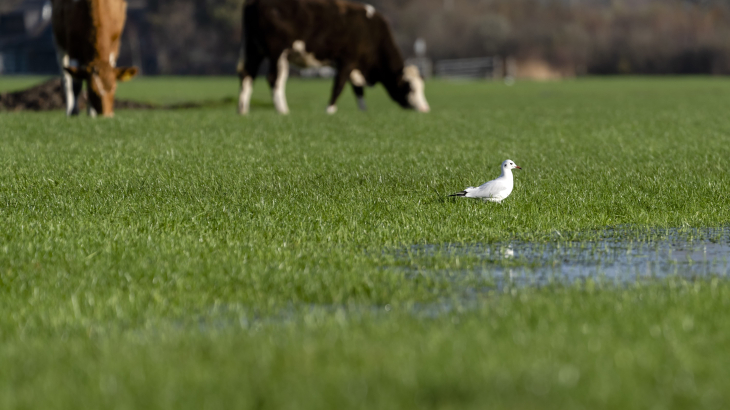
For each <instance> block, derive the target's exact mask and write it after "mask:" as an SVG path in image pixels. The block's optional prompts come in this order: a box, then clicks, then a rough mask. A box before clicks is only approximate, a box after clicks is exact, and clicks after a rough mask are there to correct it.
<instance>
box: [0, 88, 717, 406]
mask: <svg viewBox="0 0 730 410" xmlns="http://www.w3.org/2000/svg"><path fill="white" fill-rule="evenodd" d="M31 80H33V79H28V78H13V77H5V78H0V91H5V90H11V89H18V88H22V87H24V86H27V85H29V84H32V82H33V81H31ZM35 80H37V79H35ZM21 83H22V84H21ZM329 89H330V84H329V82H320V81H311V82H303V81H290V83H289V85H288V92H287V94H288V100H289V106H290V108H291V111H292V114H290V115H289V116H285V117H283V116H279V115H277V114H275V113H274V110H273V106H272V104H271V100H270V97H269V92H268V90H267V87H265V84H264V81H262V80H259V81H257V83H256V87H255V90H254V96H253V98H254V101H253V106H252V112H251V114H250V115H249V116H248V117H245V118H244V117H239V116H237V115H235V106H234V105H233V104H231V105H228V106H217V107H210V108H202V109H191V110H176V111H117V113H116V117H115V118H114V119H111V120H105V119H97V120H91V119H88V118H86V117H85V116H82V117H80V118H76V119H67V118H65V116H64V115H63V114H62V113H61V112H60V111H59V112H47V113H12V114H11V113H0V148H1V149H0V408H3V409H31V408H33V409H34V408H54V409H80V408H105V409H145V408H160V409H188V408H189V409H216V408H267V409H269V408H272V409H273V408H276V409H327V408H332V409H342V408H362V409H406V408H413V409H421V408H434V409H457V408H459V409H460V408H475V409H476V408H479V409H485V408H489V409H532V408H540V409H596V408H600V409H647V408H650V409H680V408H693V409H701V408H702V409H704V408H707V409H714V408H717V409H724V408H727V407H728V406H730V391H728V390H727V385H728V383H730V313H728V312H730V310H729V309H730V281H729V280H727V279H726V278H724V277H707V278H697V279H695V280H685V279H680V278H676V277H670V278H666V279H657V280H656V281H653V282H652V281H650V282H641V283H636V284H626V285H615V284H610V283H605V282H602V281H601V280H600V278H599V279H596V280H595V281H593V280H589V281H587V282H584V283H583V282H581V283H575V284H567V285H566V284H555V285H550V286H546V287H542V288H531V287H510V286H507V287H505V288H500V289H499V290H494V289H493V290H487V291H482V292H476V294H475V293H473V292H471V293H469V295H471V296H469V297H468V298H467V297H465V294H466V293H467V290H468V289H484V288H487V289H488V286H489V280H488V279H484V278H483V277H481V276H479V275H475V274H471V273H470V272H471V269H472V268H474V267H477V266H481V267H484V264H485V262H484V261H483V260H479V259H477V258H473V257H470V256H469V255H458V254H457V255H454V254H447V253H439V254H437V255H433V256H430V257H428V258H422V257H418V256H412V257H409V256H407V255H408V252H407V250H408V249H410V248H412V247H413V246H414V245H430V244H435V245H441V244H449V243H464V244H475V243H492V242H504V241H508V240H515V239H520V240H525V241H535V242H542V241H564V240H568V239H577V240H580V241H590V240H593V239H594V238H595V237H596V235H598V234H599V233H600V232H601V231H602V230H604V229H607V228H612V227H626V226H629V227H633V228H636V229H646V230H650V229H651V228H660V227H677V228H687V227H726V226H728V221H730V173H729V172H728V171H729V170H730V164H729V163H728V158H730V116H728V114H727V112H728V107H730V81H728V80H726V79H722V78H660V79H643V78H622V79H618V78H608V79H585V80H576V81H566V82H559V83H557V82H556V83H528V82H524V83H523V82H518V83H517V84H516V85H514V86H512V87H507V86H505V85H503V84H500V83H488V82H485V83H481V82H476V83H475V82H445V81H435V82H429V83H427V88H426V93H427V98H428V100H429V103H430V104H431V108H432V112H431V113H430V114H427V115H421V114H418V113H414V112H408V111H404V110H401V109H399V108H397V107H396V105H395V104H394V103H392V102H390V101H389V100H388V98H387V97H386V95H385V93H384V92H383V91H382V89H381V88H376V89H374V90H367V91H366V98H367V101H368V104H369V107H370V110H369V111H368V112H367V113H361V112H358V111H357V110H356V107H355V102H354V98H353V96H352V92H351V91H350V90H347V91H346V92H345V93H344V95H343V96H342V97H341V99H340V103H339V112H338V113H337V114H336V115H334V116H328V115H326V114H325V112H324V109H325V106H326V103H327V99H328V95H329ZM236 95H237V85H236V81H235V79H233V78H139V79H135V80H133V81H131V82H130V83H128V84H124V85H120V87H119V91H118V93H117V96H118V97H119V98H127V99H138V100H143V101H149V102H156V103H171V102H180V101H188V100H220V99H222V98H226V97H235V96H236ZM506 158H510V159H512V160H514V161H515V162H516V163H517V164H518V165H520V166H522V167H523V171H522V172H520V171H516V172H515V179H516V182H515V191H514V192H513V194H512V195H511V196H510V197H509V198H508V199H507V200H505V201H504V202H503V203H502V204H501V205H499V204H491V203H487V204H485V203H481V202H476V201H470V200H451V199H446V198H445V196H446V195H447V194H449V193H452V192H455V191H459V190H461V189H463V188H464V187H466V186H470V185H476V184H480V183H482V182H485V181H487V180H489V179H492V178H494V177H496V176H497V174H498V172H499V169H498V168H499V164H500V163H501V161H502V160H504V159H506ZM625 239H626V240H646V238H641V237H627V238H625ZM404 250H405V251H404ZM403 254H405V255H406V256H405V257H404V256H398V255H403ZM490 266H492V265H489V264H487V265H486V268H487V269H490ZM412 272H417V274H413V273H412ZM439 272H451V273H450V274H445V275H444V274H443V273H439Z"/></svg>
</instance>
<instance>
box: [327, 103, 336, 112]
mask: <svg viewBox="0 0 730 410" xmlns="http://www.w3.org/2000/svg"><path fill="white" fill-rule="evenodd" d="M336 112H337V106H336V105H334V104H332V105H330V106H329V107H327V114H334V113H336Z"/></svg>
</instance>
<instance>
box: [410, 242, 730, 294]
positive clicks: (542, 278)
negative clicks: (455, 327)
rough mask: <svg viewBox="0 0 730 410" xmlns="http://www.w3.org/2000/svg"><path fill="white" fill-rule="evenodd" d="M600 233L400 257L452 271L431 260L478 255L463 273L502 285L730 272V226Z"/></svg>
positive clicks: (421, 268) (423, 269)
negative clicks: (581, 238) (582, 238)
mask: <svg viewBox="0 0 730 410" xmlns="http://www.w3.org/2000/svg"><path fill="white" fill-rule="evenodd" d="M596 237H597V238H599V239H594V240H588V241H572V242H571V241H560V242H552V243H530V242H520V241H513V242H509V243H501V244H500V243H497V244H484V245H483V244H472V245H455V244H449V245H414V246H413V247H411V248H409V249H407V250H402V251H400V252H398V253H397V259H399V260H401V261H403V260H404V259H405V260H408V261H412V262H413V264H412V265H411V268H410V269H411V270H413V271H414V272H415V271H417V272H419V273H421V274H436V275H438V274H450V275H453V274H454V273H455V272H454V271H453V270H451V271H446V270H443V269H441V270H439V269H432V270H429V268H428V260H429V258H432V257H436V256H446V257H449V258H455V257H470V258H476V259H477V263H475V264H473V267H472V268H470V269H463V270H461V271H460V273H462V274H466V273H469V274H476V275H479V276H483V277H485V278H491V279H494V280H495V282H496V284H497V286H502V285H505V284H510V283H511V284H522V285H541V284H546V283H549V282H550V281H561V282H573V281H576V280H582V279H586V278H601V279H603V280H608V281H614V282H632V281H636V280H643V279H647V278H655V277H665V276H670V275H677V276H682V277H690V278H691V277H699V276H710V275H719V276H726V275H727V274H728V273H729V270H730V265H729V264H728V258H729V257H730V228H712V229H703V230H697V229H693V230H688V229H683V230H681V231H680V230H676V229H667V230H661V231H657V230H654V231H652V234H651V235H645V236H644V237H643V238H641V237H636V236H632V235H627V234H625V233H622V232H619V231H615V230H614V231H606V232H604V233H603V234H601V235H597V236H596ZM416 267H417V268H416Z"/></svg>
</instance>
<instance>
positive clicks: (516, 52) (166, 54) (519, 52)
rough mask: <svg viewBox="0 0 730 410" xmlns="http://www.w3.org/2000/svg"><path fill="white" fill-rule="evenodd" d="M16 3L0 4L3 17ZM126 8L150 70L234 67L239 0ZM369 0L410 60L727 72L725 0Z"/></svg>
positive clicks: (133, 1)
mask: <svg viewBox="0 0 730 410" xmlns="http://www.w3.org/2000/svg"><path fill="white" fill-rule="evenodd" d="M21 2H22V0H0V4H1V6H0V13H1V12H7V11H8V10H12V9H13V7H14V6H15V5H17V4H19V3H21ZM128 2H129V4H130V10H137V11H138V12H139V13H140V16H142V17H143V18H144V19H145V20H146V22H145V24H147V26H148V27H149V29H146V28H145V27H147V26H145V25H141V23H140V24H137V23H134V22H133V23H134V24H130V26H133V27H136V28H131V29H130V30H131V31H135V30H136V31H135V33H136V34H135V36H136V38H140V37H141V38H142V40H144V41H143V43H144V44H143V45H146V47H147V49H149V50H152V51H151V53H152V57H153V58H154V60H155V61H154V64H152V63H151V64H149V65H150V66H151V67H153V68H154V69H147V70H146V73H148V74H152V73H160V74H232V73H233V72H234V71H235V66H236V62H237V59H238V56H239V48H240V37H241V26H240V24H241V22H240V20H241V7H242V3H243V0H128ZM368 2H369V3H371V4H373V5H374V6H375V7H376V9H378V10H379V11H380V12H381V13H383V14H384V15H385V16H386V17H387V18H388V19H389V20H390V22H391V23H392V26H393V29H394V34H395V36H396V41H397V42H398V44H399V45H400V47H401V50H403V53H404V55H405V56H406V57H409V56H412V55H413V43H414V41H415V40H416V39H417V38H423V39H425V41H426V44H427V55H428V57H429V58H431V59H444V58H462V57H481V56H500V57H502V58H503V59H504V61H508V60H511V61H515V62H517V63H518V64H519V65H521V67H526V66H530V64H532V65H536V66H539V67H548V68H549V70H551V72H552V73H554V74H555V75H557V76H572V75H583V74H730V0H694V1H689V0H368ZM139 27H142V28H144V29H140V28H139ZM131 38H135V37H134V36H132V37H131ZM125 53H126V54H129V55H132V53H131V52H128V53H127V52H123V56H122V57H124V55H126V54H125ZM129 60H130V61H120V64H122V63H133V62H134V61H132V60H133V59H131V58H130V59H129Z"/></svg>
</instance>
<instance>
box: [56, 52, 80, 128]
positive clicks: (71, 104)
mask: <svg viewBox="0 0 730 410" xmlns="http://www.w3.org/2000/svg"><path fill="white" fill-rule="evenodd" d="M57 53H58V59H59V60H60V62H61V73H63V88H64V91H65V92H66V115H68V116H70V115H71V114H72V113H73V112H74V110H75V108H76V98H75V96H74V92H73V77H72V76H71V74H70V73H68V72H66V70H64V69H63V68H64V67H70V66H71V65H70V64H71V59H70V58H69V57H68V54H66V53H65V52H64V51H61V50H60V48H59V50H58V52H57ZM74 61H75V60H74Z"/></svg>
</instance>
